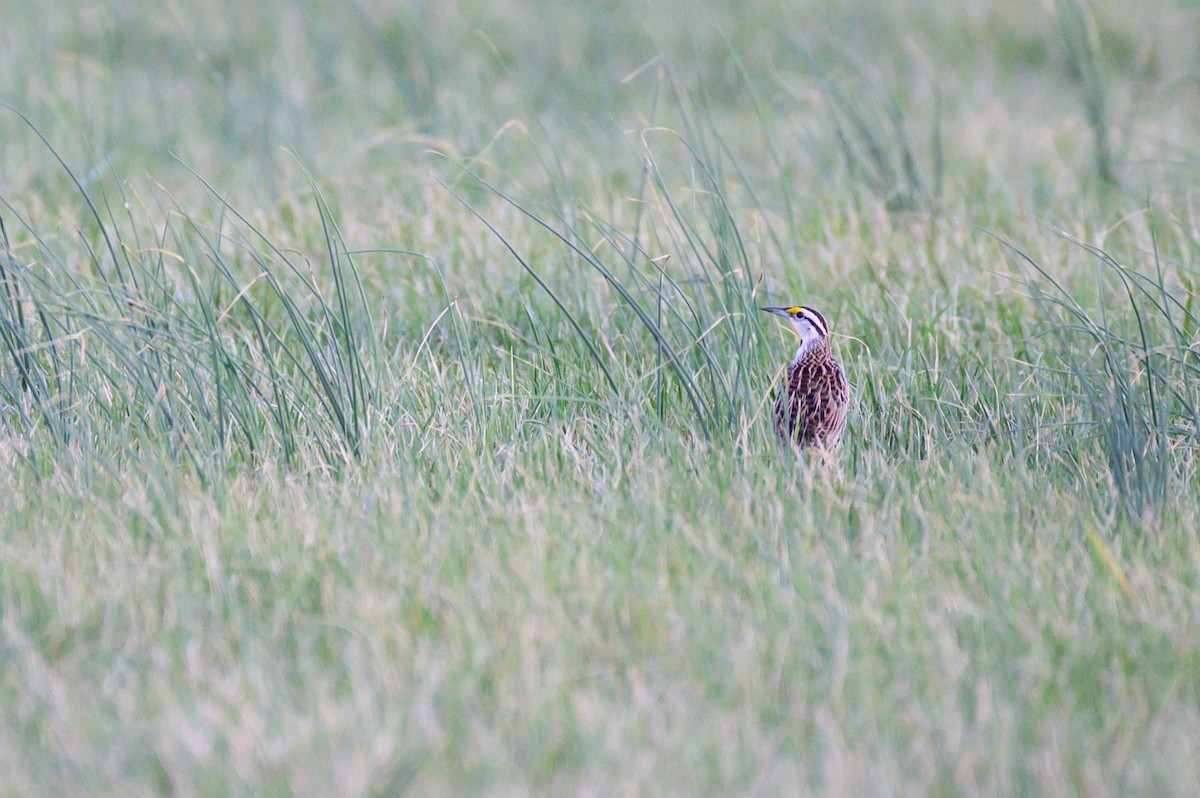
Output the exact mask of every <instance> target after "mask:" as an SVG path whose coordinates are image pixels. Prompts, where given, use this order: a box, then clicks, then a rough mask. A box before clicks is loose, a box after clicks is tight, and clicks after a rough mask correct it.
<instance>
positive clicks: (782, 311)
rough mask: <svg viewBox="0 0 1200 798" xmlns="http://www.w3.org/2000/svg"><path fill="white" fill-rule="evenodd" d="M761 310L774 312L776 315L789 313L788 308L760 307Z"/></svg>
mask: <svg viewBox="0 0 1200 798" xmlns="http://www.w3.org/2000/svg"><path fill="white" fill-rule="evenodd" d="M759 310H762V311H765V312H767V313H774V314H775V315H776V316H787V315H789V314H788V309H787V308H759Z"/></svg>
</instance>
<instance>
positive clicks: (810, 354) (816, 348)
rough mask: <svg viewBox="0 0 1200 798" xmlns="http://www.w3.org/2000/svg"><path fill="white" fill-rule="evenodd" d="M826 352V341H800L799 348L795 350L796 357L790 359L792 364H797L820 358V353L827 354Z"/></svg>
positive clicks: (827, 345)
mask: <svg viewBox="0 0 1200 798" xmlns="http://www.w3.org/2000/svg"><path fill="white" fill-rule="evenodd" d="M828 352H829V343H828V342H827V341H822V340H821V339H820V338H813V339H811V340H808V341H802V342H801V343H800V348H799V349H797V350H796V357H794V358H793V359H792V362H793V363H799V362H800V361H802V360H808V359H810V358H814V357H821V356H822V353H825V354H828Z"/></svg>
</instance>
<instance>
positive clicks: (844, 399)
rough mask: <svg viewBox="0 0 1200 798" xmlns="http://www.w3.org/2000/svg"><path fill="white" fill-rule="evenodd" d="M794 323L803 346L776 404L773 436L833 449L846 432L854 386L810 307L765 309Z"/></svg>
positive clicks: (821, 319) (824, 326) (819, 317)
mask: <svg viewBox="0 0 1200 798" xmlns="http://www.w3.org/2000/svg"><path fill="white" fill-rule="evenodd" d="M763 310H765V311H766V312H767V313H774V314H775V315H776V316H783V317H784V318H785V319H787V320H788V321H790V322H791V323H792V327H793V328H795V330H796V335H797V337H799V338H800V348H799V349H797V350H796V357H795V359H793V360H792V364H791V365H790V366H788V370H787V379H786V381H785V384H784V390H783V391H782V392H781V393H780V394H779V399H778V400H776V402H775V434H776V435H778V436H779V440H780V442H781V443H784V444H788V443H791V444H794V445H796V446H798V447H799V448H801V449H805V448H810V447H811V448H815V449H822V450H825V451H829V450H832V449H833V448H834V447H835V446H837V444H838V441H840V440H841V438H842V432H844V431H845V429H846V410H847V409H848V408H849V406H850V386H849V384H848V383H847V382H846V375H845V374H843V373H842V367H841V366H840V365H838V362H837V361H836V360H834V359H833V354H832V353H830V351H829V325H828V324H826V323H825V317H824V316H822V315H821V314H820V313H818V312H817V311H815V310H813V309H812V308H807V307H799V306H798V307H790V308H763Z"/></svg>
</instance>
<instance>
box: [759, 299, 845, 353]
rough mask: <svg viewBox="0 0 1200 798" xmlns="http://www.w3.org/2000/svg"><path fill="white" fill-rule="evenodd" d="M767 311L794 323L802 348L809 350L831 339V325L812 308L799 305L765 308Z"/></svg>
mask: <svg viewBox="0 0 1200 798" xmlns="http://www.w3.org/2000/svg"><path fill="white" fill-rule="evenodd" d="M763 310H764V311H766V312H767V313H774V314H775V315H776V316H782V317H784V318H785V319H787V320H788V321H790V322H791V323H792V328H793V329H794V330H795V331H796V337H797V338H799V339H800V350H801V351H802V352H804V351H808V350H809V349H812V348H813V347H816V346H819V345H820V344H822V343H824V342H825V341H827V340H829V325H828V324H827V323H826V322H825V317H824V316H822V315H821V314H820V313H819V312H817V311H815V310H813V309H812V308H807V307H804V306H802V305H797V306H794V307H790V308H763Z"/></svg>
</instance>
